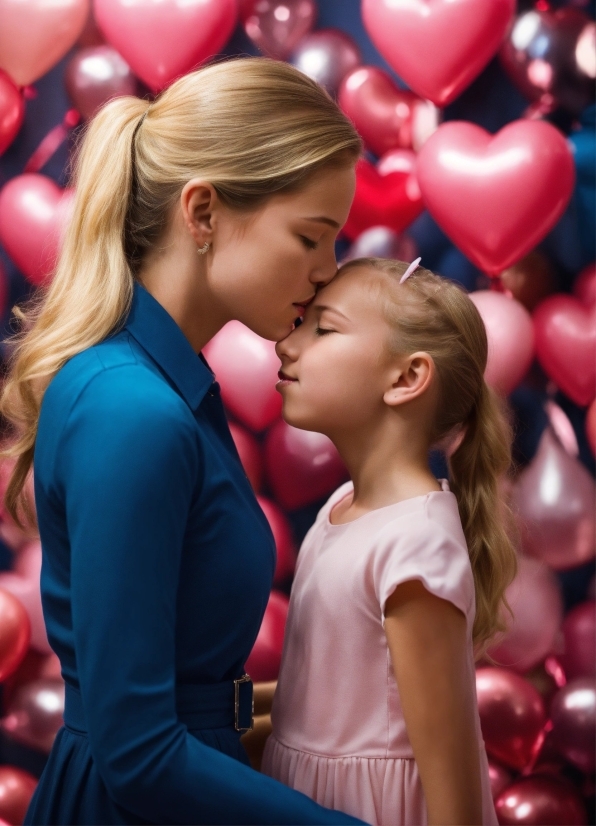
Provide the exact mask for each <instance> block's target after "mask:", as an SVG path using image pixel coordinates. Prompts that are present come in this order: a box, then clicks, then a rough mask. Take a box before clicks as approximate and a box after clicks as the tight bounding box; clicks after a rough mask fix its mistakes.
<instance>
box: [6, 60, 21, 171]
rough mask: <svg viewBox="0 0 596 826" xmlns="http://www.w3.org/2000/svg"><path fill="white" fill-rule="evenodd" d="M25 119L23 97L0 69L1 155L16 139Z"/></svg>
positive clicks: (10, 79)
mask: <svg viewBox="0 0 596 826" xmlns="http://www.w3.org/2000/svg"><path fill="white" fill-rule="evenodd" d="M24 117H25V101H24V99H23V95H22V94H21V93H20V92H19V90H18V89H17V87H16V86H15V84H14V81H13V80H12V78H10V77H9V76H8V75H7V74H6V72H3V71H2V70H1V69H0V155H1V154H2V153H3V152H4V151H5V150H6V149H8V147H9V146H10V144H11V143H12V142H13V140H14V139H15V138H16V136H17V134H18V131H19V129H20V128H21V126H22V125H23V119H24Z"/></svg>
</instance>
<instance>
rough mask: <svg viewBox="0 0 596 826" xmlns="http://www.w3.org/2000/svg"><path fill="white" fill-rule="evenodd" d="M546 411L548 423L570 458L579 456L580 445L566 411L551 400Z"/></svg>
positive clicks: (546, 404) (546, 405)
mask: <svg viewBox="0 0 596 826" xmlns="http://www.w3.org/2000/svg"><path fill="white" fill-rule="evenodd" d="M544 411H545V413H546V415H547V417H548V422H549V424H550V426H551V427H552V429H553V432H554V434H555V436H556V437H557V439H558V440H559V441H560V442H561V444H562V446H563V447H564V448H565V450H566V451H567V453H568V454H569V455H570V456H579V445H578V443H577V436H576V435H575V430H574V429H573V425H572V424H571V422H570V421H569V417H568V416H567V414H566V413H565V411H564V410H563V409H562V408H561V407H559V405H558V404H555V402H554V401H552V399H549V400H548V401H547V402H545V404H544Z"/></svg>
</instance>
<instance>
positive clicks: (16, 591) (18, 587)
mask: <svg viewBox="0 0 596 826" xmlns="http://www.w3.org/2000/svg"><path fill="white" fill-rule="evenodd" d="M36 564H37V566H38V568H37V575H35V573H32V574H31V575H30V576H28V577H27V578H25V577H24V576H20V575H19V574H13V573H11V572H3V573H0V588H2V589H4V590H5V591H8V592H9V593H11V594H12V595H13V596H14V597H16V599H18V601H19V602H20V603H21V605H22V606H23V608H24V609H25V611H26V612H27V616H28V617H29V622H30V626H31V640H30V644H31V645H32V646H33V647H34V648H35V649H36V650H37V651H41V653H42V654H50V653H51V651H52V649H51V648H50V644H49V642H48V636H47V633H46V626H45V622H44V618H43V608H42V604H41V592H40V589H39V571H40V570H41V553H40V554H39V556H38V557H37V560H36Z"/></svg>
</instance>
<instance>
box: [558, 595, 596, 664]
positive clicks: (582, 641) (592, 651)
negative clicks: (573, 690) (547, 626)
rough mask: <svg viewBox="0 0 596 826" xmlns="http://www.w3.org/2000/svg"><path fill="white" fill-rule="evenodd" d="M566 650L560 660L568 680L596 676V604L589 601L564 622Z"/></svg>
mask: <svg viewBox="0 0 596 826" xmlns="http://www.w3.org/2000/svg"><path fill="white" fill-rule="evenodd" d="M562 632H563V640H564V650H563V653H562V654H559V656H558V659H559V662H560V663H561V665H562V666H563V670H564V671H565V675H566V677H567V679H568V680H574V679H575V678H576V677H591V676H594V674H596V602H594V600H593V599H588V600H586V601H585V602H580V603H579V605H576V606H575V607H574V608H572V609H571V611H569V613H568V614H567V616H566V617H565V619H564V621H563V627H562Z"/></svg>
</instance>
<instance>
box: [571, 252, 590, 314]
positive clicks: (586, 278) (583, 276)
mask: <svg viewBox="0 0 596 826" xmlns="http://www.w3.org/2000/svg"><path fill="white" fill-rule="evenodd" d="M573 294H574V295H575V297H576V298H579V300H580V301H581V303H582V304H584V305H585V306H586V307H594V306H595V305H596V263H592V264H588V265H587V267H584V268H583V270H582V271H581V272H580V273H579V274H578V276H577V278H576V279H575V281H574V283H573Z"/></svg>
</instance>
